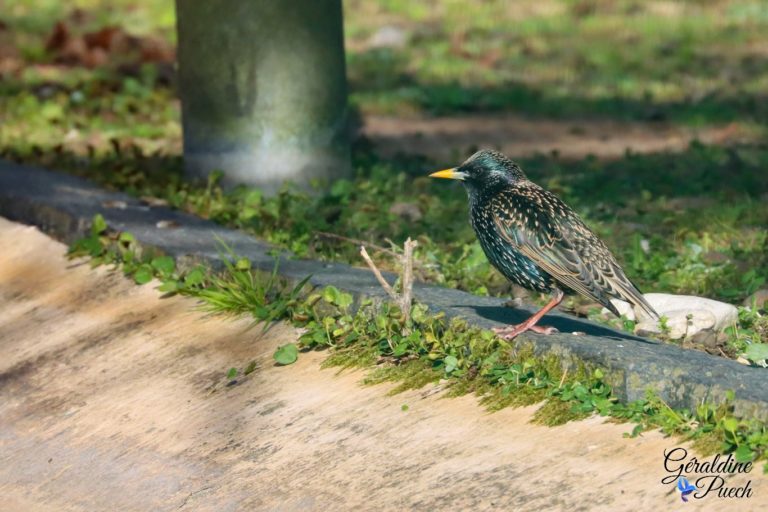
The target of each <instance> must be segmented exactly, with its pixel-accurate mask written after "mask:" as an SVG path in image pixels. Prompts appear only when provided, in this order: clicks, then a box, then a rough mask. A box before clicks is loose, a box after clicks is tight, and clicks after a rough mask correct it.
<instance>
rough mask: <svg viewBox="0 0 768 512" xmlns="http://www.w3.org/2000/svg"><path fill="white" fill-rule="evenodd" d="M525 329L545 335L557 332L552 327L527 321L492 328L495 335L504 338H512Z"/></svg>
mask: <svg viewBox="0 0 768 512" xmlns="http://www.w3.org/2000/svg"><path fill="white" fill-rule="evenodd" d="M526 331H533V332H535V333H537V334H545V335H549V334H554V333H556V332H559V331H558V330H557V329H555V328H554V327H549V326H545V325H535V324H534V325H528V324H527V322H523V323H521V324H517V325H508V326H506V327H494V328H493V332H495V333H496V334H497V335H499V336H501V337H502V338H504V339H505V340H511V339H514V338H516V337H518V336H519V335H521V334H522V333H524V332H526Z"/></svg>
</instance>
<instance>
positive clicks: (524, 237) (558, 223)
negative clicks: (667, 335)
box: [492, 182, 658, 318]
mask: <svg viewBox="0 0 768 512" xmlns="http://www.w3.org/2000/svg"><path fill="white" fill-rule="evenodd" d="M492 211H493V218H494V221H495V222H496V225H497V227H498V228H499V232H500V233H501V235H502V236H503V237H504V238H505V239H506V240H507V241H508V242H509V243H511V244H513V245H514V246H515V247H516V248H517V250H519V251H520V252H521V253H522V254H523V255H525V256H527V257H528V258H530V259H531V260H532V261H533V262H534V263H535V264H536V265H538V266H539V267H541V268H542V269H543V270H544V271H546V272H547V273H548V274H549V275H551V276H552V277H553V278H554V279H555V280H556V281H558V282H559V283H560V284H562V285H564V286H567V287H568V288H570V289H572V290H574V291H576V292H578V293H581V294H582V295H584V296H586V297H589V298H591V299H593V300H595V301H597V302H599V303H601V304H603V305H604V306H605V307H606V308H608V309H609V310H610V311H612V312H613V313H614V314H616V315H617V316H619V312H618V311H617V310H616V307H615V306H614V305H613V304H612V303H611V301H610V298H617V299H621V300H625V301H627V302H629V303H631V304H633V305H637V306H639V307H640V308H641V309H643V310H644V311H645V312H646V313H647V314H648V315H649V316H650V317H651V318H658V314H657V313H656V312H655V311H654V310H653V308H652V307H651V306H650V305H649V304H648V302H647V301H646V300H645V298H644V297H643V296H642V294H641V293H640V291H639V290H638V289H637V287H635V285H634V284H633V283H632V282H631V281H630V280H629V279H628V278H627V276H626V275H625V274H624V271H623V270H622V269H621V267H620V266H619V264H618V263H617V262H616V259H615V258H614V257H613V255H612V254H611V253H610V251H609V250H608V248H607V247H606V246H605V244H604V243H603V241H602V240H600V239H599V238H598V237H597V235H595V234H594V233H593V232H592V231H591V230H590V229H589V228H588V227H587V226H586V225H585V224H584V222H582V220H581V219H579V217H578V216H577V215H576V213H574V212H573V210H571V209H570V208H569V207H568V206H567V205H566V204H565V203H563V202H562V201H561V200H560V199H558V198H557V197H556V196H555V195H553V194H551V193H550V192H547V191H546V190H544V189H542V188H540V187H538V186H536V185H534V184H532V183H530V182H529V185H528V186H527V187H515V189H511V190H509V191H504V192H502V193H500V194H499V195H497V196H496V198H495V199H494V201H493V203H492Z"/></svg>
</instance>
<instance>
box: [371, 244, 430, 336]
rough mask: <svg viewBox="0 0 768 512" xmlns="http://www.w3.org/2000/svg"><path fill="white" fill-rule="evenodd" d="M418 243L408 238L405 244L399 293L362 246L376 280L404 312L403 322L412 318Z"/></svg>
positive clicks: (405, 322) (401, 259) (401, 258)
mask: <svg viewBox="0 0 768 512" xmlns="http://www.w3.org/2000/svg"><path fill="white" fill-rule="evenodd" d="M418 244H419V243H418V242H417V241H416V240H411V239H410V238H408V240H406V241H405V244H404V245H403V255H402V256H401V257H400V263H401V266H402V274H401V276H400V277H401V279H400V281H401V288H402V289H401V292H400V293H399V294H398V293H396V292H395V290H394V289H393V288H392V286H390V284H389V283H388V282H387V280H386V279H384V276H382V275H381V272H380V271H379V269H378V267H376V264H375V263H374V262H373V260H372V259H371V257H370V256H369V255H368V251H366V250H365V246H364V245H361V246H360V255H361V256H362V257H363V259H364V260H365V262H366V263H367V264H368V268H370V269H371V272H373V275H374V276H376V280H377V281H378V282H379V284H381V287H382V288H384V291H386V292H387V294H388V295H389V296H390V298H391V299H392V300H393V301H394V302H395V303H396V304H397V305H398V306H399V307H400V311H402V312H403V324H407V323H408V320H410V318H411V302H412V301H413V249H414V248H416V246H417V245H418Z"/></svg>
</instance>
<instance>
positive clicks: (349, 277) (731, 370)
mask: <svg viewBox="0 0 768 512" xmlns="http://www.w3.org/2000/svg"><path fill="white" fill-rule="evenodd" d="M116 205H117V206H119V207H115V206H116ZM97 213H100V214H102V215H103V216H104V218H105V219H106V221H107V223H108V224H109V225H110V226H111V227H113V228H115V229H118V230H121V231H130V232H131V233H133V234H134V235H135V236H136V238H137V239H138V240H139V241H140V242H141V243H142V244H144V245H148V246H153V247H156V248H158V249H161V250H162V251H164V252H166V253H167V254H169V255H172V256H174V257H176V258H182V259H184V258H189V257H192V258H196V259H202V260H204V261H207V262H209V263H210V264H212V265H214V266H218V265H220V261H219V254H218V252H217V249H216V247H217V243H216V240H217V239H220V240H223V241H224V242H226V243H227V244H229V245H230V246H231V247H232V248H233V249H234V250H235V251H236V252H237V253H238V254H241V255H243V256H246V257H248V258H249V259H250V260H251V261H252V262H253V265H254V267H255V268H259V269H263V270H271V269H272V268H273V266H274V256H273V254H275V252H276V251H275V249H274V248H273V247H271V246H270V245H269V244H267V243H265V242H262V241H260V240H257V239H255V238H253V237H251V236H249V235H247V234H245V233H242V232H239V231H236V230H232V229H228V228H225V227H222V226H219V225H217V224H215V223H213V222H210V221H206V220H203V219H200V218H197V217H194V216H192V215H188V214H185V213H182V212H179V211H175V210H171V209H169V208H166V207H150V206H146V205H144V204H142V203H141V202H139V201H138V200H136V199H134V198H131V197H129V196H127V195H125V194H121V193H114V192H108V191H106V190H104V189H102V188H99V187H97V186H95V185H93V184H91V183H89V182H87V181H86V180H83V179H81V178H77V177H73V176H69V175H65V174H60V173H55V172H51V171H47V170H44V169H39V168H34V167H29V166H22V165H17V164H14V163H11V162H7V161H3V160H0V215H2V216H5V217H7V218H9V219H11V220H15V221H19V222H23V223H27V224H32V225H36V226H38V227H39V228H40V229H42V230H43V231H45V232H47V233H49V234H51V235H52V236H54V237H56V238H59V239H61V240H64V241H66V242H71V241H73V240H74V239H77V238H79V237H81V236H82V235H83V234H85V233H86V232H87V229H88V227H89V225H90V221H91V219H92V218H93V216H94V215H95V214H97ZM159 221H171V224H172V225H175V226H178V227H175V228H170V229H168V228H165V229H163V228H159V227H158V222H159ZM279 258H280V267H279V273H280V275H282V276H284V277H285V278H287V279H290V280H298V279H302V278H304V277H305V276H307V275H310V274H311V275H312V278H311V279H310V283H311V284H312V285H313V286H320V287H322V286H328V285H334V286H336V287H338V288H340V289H343V290H345V291H348V292H351V293H352V294H354V295H355V296H356V297H360V296H372V297H383V291H382V290H381V288H380V287H379V285H378V284H377V283H376V281H375V279H374V278H373V276H372V275H371V274H370V272H369V271H368V270H367V269H362V268H354V267H351V266H349V265H346V264H343V263H332V262H322V261H311V260H298V259H294V258H292V257H291V255H290V254H289V253H287V252H284V251H283V252H280V253H279ZM389 277H390V278H391V276H389ZM414 288H415V289H414V295H415V297H416V299H417V300H419V301H420V302H423V303H426V304H428V305H429V306H430V307H431V308H432V309H434V310H436V311H437V310H442V311H445V312H446V314H447V315H449V316H461V317H463V318H465V319H466V320H467V321H469V322H470V323H472V324H476V325H479V326H482V327H493V326H499V325H502V324H504V323H515V322H520V321H521V320H523V319H524V318H526V317H527V316H528V315H529V314H530V313H531V312H532V310H533V309H532V308H531V307H524V308H520V309H510V308H506V307H502V303H503V302H504V301H503V300H501V299H496V298H491V297H479V296H475V295H472V294H469V293H465V292H461V291H457V290H450V289H447V288H442V287H437V286H428V285H423V284H419V285H417V286H415V287H414ZM547 324H549V325H553V326H554V327H557V328H558V329H559V330H560V331H561V333H560V334H555V335H551V336H539V335H536V334H530V335H528V336H527V339H528V340H529V341H530V343H531V344H532V345H533V347H534V350H535V352H536V353H537V354H542V355H543V354H549V353H552V354H556V355H557V356H559V357H561V358H562V360H563V364H564V365H569V366H571V365H575V364H585V365H587V366H595V367H596V366H599V367H601V368H604V369H606V370H607V372H608V373H607V374H608V375H609V377H610V381H611V383H612V384H613V386H614V388H615V392H616V394H617V396H618V397H619V398H620V399H622V400H635V399H638V398H642V397H643V396H644V394H645V390H646V389H648V388H653V389H655V390H656V391H657V392H658V393H659V395H660V396H661V397H662V398H663V399H664V400H666V401H667V403H668V404H670V405H671V406H673V407H687V408H689V409H693V408H695V407H696V406H697V405H698V404H699V403H701V402H702V401H703V400H720V399H722V398H723V397H724V396H725V392H726V391H727V390H734V391H735V392H736V397H737V400H736V404H735V405H736V409H737V411H738V412H739V413H740V414H742V415H744V416H747V417H760V418H764V419H768V386H766V383H768V373H766V371H765V370H764V369H761V368H751V367H747V366H744V365H741V364H739V363H736V362H734V361H730V360H727V359H723V358H719V357H715V356H710V355H708V354H706V353H704V352H699V351H695V350H686V349H682V348H680V347H678V346H675V345H670V344H665V343H660V342H657V341H654V340H649V339H645V338H640V337H636V336H632V335H629V334H626V333H623V332H620V331H616V330H613V329H610V328H608V327H605V326H601V325H598V324H595V323H592V322H589V321H586V320H583V319H580V318H575V317H571V316H568V315H563V314H560V313H556V312H555V313H553V314H550V315H547ZM575 331H581V332H584V333H586V335H582V336H574V335H571V334H566V333H570V332H575Z"/></svg>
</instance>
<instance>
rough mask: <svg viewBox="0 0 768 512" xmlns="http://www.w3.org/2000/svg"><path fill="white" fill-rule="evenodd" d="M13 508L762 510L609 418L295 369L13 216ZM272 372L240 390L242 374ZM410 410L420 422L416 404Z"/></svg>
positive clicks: (8, 300)
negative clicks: (692, 476) (669, 478)
mask: <svg viewBox="0 0 768 512" xmlns="http://www.w3.org/2000/svg"><path fill="white" fill-rule="evenodd" d="M0 247H2V251H0V510H2V511H3V512H6V511H8V512H16V511H19V512H21V511H24V512H36V511H57V512H64V511H89V512H93V511H112V510H120V511H150V510H151V511H169V510H188V511H217V512H222V511H239V510H249V511H293V510H326V511H330V510H332V511H339V510H356V511H357V510H429V511H432V510H520V509H526V510H568V511H570V512H574V511H579V510H584V511H592V510H611V511H621V510H628V511H629V510H632V511H636V510H652V509H657V510H683V509H685V510H718V511H723V510H739V511H746V510H761V509H762V510H765V506H766V505H768V478H766V477H764V476H762V475H761V474H760V473H761V470H760V468H759V467H758V468H755V469H754V470H753V471H752V473H750V474H748V475H737V476H734V477H733V478H728V482H729V483H728V485H732V486H733V485H744V483H745V482H746V481H747V480H751V481H752V482H751V487H752V489H753V497H752V498H749V499H730V500H728V499H719V498H717V497H715V496H708V497H706V498H704V499H701V500H697V499H694V500H692V501H691V502H689V503H685V504H684V503H682V502H681V501H680V497H679V493H678V492H677V491H675V490H674V488H673V487H672V486H671V485H662V484H661V483H660V481H661V479H662V478H663V477H664V476H665V475H666V473H665V471H664V468H663V453H664V450H668V449H670V448H673V447H676V446H679V445H680V444H679V442H678V441H676V440H673V439H667V438H664V437H663V436H662V435H661V434H659V433H647V434H644V435H643V436H642V437H640V438H638V439H626V438H624V437H622V434H623V433H625V432H627V431H628V430H629V429H630V427H629V426H627V425H617V424H612V423H608V422H605V421H604V420H602V419H600V418H591V419H588V420H586V421H579V422H574V423H569V424H566V425H564V426H561V427H555V428H549V427H543V426H537V425H533V424H531V423H530V419H531V416H532V413H533V411H534V409H535V408H534V407H528V408H521V409H506V410H503V411H501V412H498V413H494V414H490V413H488V412H486V411H484V410H483V409H482V408H481V407H479V406H478V404H477V399H476V398H475V397H472V396H466V397H462V398H458V399H444V398H442V397H441V395H440V393H434V392H433V391H434V389H431V388H430V389H422V390H419V391H412V392H406V393H403V394H400V395H396V396H388V395H387V389H388V388H387V387H386V386H375V387H363V386H361V385H360V379H361V377H362V373H361V372H344V373H341V374H339V373H338V372H337V371H335V370H321V369H320V366H319V365H320V363H321V361H322V360H323V358H324V354H323V353H321V352H315V353H309V354H302V355H301V357H300V359H299V361H298V362H297V363H296V364H294V365H292V366H288V367H277V366H274V364H273V362H272V359H271V355H272V353H273V351H274V349H275V347H277V346H278V345H280V344H284V343H286V342H289V341H291V340H294V339H295V338H296V335H297V333H296V331H295V330H294V329H293V328H292V327H290V326H288V325H285V324H279V325H276V326H274V327H273V328H272V329H271V330H269V331H268V332H267V333H266V334H262V333H261V331H260V329H251V330H247V329H246V327H247V325H248V323H249V321H248V320H247V319H234V318H226V317H213V316H210V315H206V314H203V313H202V312H200V311H196V310H195V309H194V306H195V304H194V302H193V301H191V300H188V299H184V298H179V297H171V298H160V296H159V294H158V293H157V292H156V291H155V290H154V289H153V287H152V286H151V285H148V286H143V287H139V286H136V285H134V284H133V283H131V282H130V281H128V280H127V279H125V278H124V277H123V276H122V275H121V274H120V273H118V272H114V271H110V270H108V269H104V268H99V269H91V268H89V266H88V265H87V264H84V263H82V262H71V261H67V260H66V259H65V258H64V257H63V255H64V252H65V247H64V246H63V245H61V244H60V243H58V242H55V241H52V240H50V239H49V238H47V237H46V236H44V235H42V234H41V233H40V232H38V231H37V230H36V229H34V228H30V227H25V226H21V225H18V224H13V223H10V222H8V221H5V220H3V219H0ZM251 360H255V361H257V362H258V368H257V370H256V371H255V372H253V373H252V374H250V375H249V376H247V377H245V378H238V379H237V381H236V382H234V383H228V382H227V380H226V378H225V374H226V372H227V370H228V368H230V367H233V366H237V367H243V366H244V365H246V364H247V363H248V362H249V361H251ZM403 405H407V406H408V408H407V410H403V409H404V408H403V407H402V406H403Z"/></svg>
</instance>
